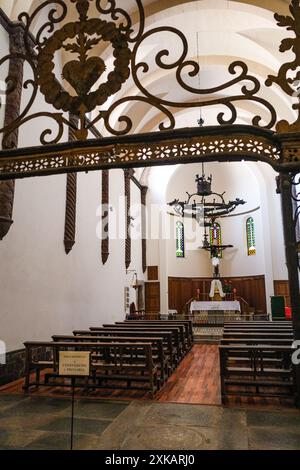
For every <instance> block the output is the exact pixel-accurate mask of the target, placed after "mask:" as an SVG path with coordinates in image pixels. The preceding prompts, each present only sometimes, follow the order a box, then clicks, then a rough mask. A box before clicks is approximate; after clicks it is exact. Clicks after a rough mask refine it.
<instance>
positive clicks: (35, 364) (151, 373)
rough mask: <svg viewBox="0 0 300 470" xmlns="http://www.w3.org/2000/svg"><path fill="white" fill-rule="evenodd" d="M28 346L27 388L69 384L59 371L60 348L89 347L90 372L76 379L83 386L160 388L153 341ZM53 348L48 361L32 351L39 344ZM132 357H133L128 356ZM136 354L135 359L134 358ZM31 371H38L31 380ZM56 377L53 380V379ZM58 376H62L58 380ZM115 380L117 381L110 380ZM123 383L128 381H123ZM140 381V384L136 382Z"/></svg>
mask: <svg viewBox="0 0 300 470" xmlns="http://www.w3.org/2000/svg"><path fill="white" fill-rule="evenodd" d="M24 346H25V349H26V376H25V383H24V390H25V391H28V390H29V389H30V387H32V386H36V387H38V386H39V385H44V386H52V387H55V386H59V387H69V386H70V384H66V382H65V380H62V379H64V377H59V375H58V357H59V351H62V350H64V351H65V350H69V351H74V350H76V351H90V352H91V375H90V377H88V378H87V379H84V380H80V379H76V387H84V389H85V390H86V391H88V390H89V389H90V388H92V389H95V388H114V389H123V388H126V389H128V388H137V389H139V390H146V391H149V392H150V393H151V395H152V396H153V395H154V393H155V392H156V391H157V390H158V388H159V380H158V374H157V368H156V366H155V365H154V363H153V359H152V349H151V343H125V342H122V343H116V342H112V343H99V342H76V341H75V342H71V341H70V342H69V341H65V342H41V341H31V342H29V341H27V342H25V343H24ZM41 347H42V348H50V349H52V351H53V356H52V357H53V360H52V361H48V362H47V364H45V363H44V361H43V363H42V364H41V363H40V362H39V361H36V360H35V359H34V356H33V351H34V350H35V349H37V348H41ZM128 358H130V360H128ZM135 358H136V362H135V361H134V359H135ZM44 368H47V369H48V368H50V369H52V371H51V372H47V373H46V374H45V377H44V382H43V383H41V381H40V370H41V369H44ZM32 372H35V373H36V379H35V381H33V382H31V381H30V375H31V373H32ZM50 379H54V381H50ZM56 379H59V381H58V382H57V381H56ZM111 382H113V383H114V385H112V384H111ZM124 383H125V384H126V385H124ZM136 383H140V384H142V385H141V386H136V385H133V384H136Z"/></svg>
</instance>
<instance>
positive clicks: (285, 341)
mask: <svg viewBox="0 0 300 470" xmlns="http://www.w3.org/2000/svg"><path fill="white" fill-rule="evenodd" d="M292 343H293V339H291V338H281V337H278V338H257V337H255V336H254V337H251V338H232V337H228V338H222V339H221V344H266V345H268V344H269V345H270V346H272V345H278V346H280V345H281V346H285V345H286V346H291V345H292Z"/></svg>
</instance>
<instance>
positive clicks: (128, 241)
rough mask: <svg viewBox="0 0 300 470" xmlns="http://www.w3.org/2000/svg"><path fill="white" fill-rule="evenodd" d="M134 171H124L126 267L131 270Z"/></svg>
mask: <svg viewBox="0 0 300 470" xmlns="http://www.w3.org/2000/svg"><path fill="white" fill-rule="evenodd" d="M133 173H134V170H133V169H130V168H129V169H126V170H124V187H125V230H126V234H125V267H126V269H128V268H129V266H130V263H131V236H130V221H131V218H130V205H131V191H130V180H131V176H132V175H133Z"/></svg>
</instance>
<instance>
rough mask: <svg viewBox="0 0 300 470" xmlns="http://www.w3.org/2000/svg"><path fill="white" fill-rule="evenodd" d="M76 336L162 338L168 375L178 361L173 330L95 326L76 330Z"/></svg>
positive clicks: (74, 332)
mask: <svg viewBox="0 0 300 470" xmlns="http://www.w3.org/2000/svg"><path fill="white" fill-rule="evenodd" d="M73 335H74V336H103V337H114V336H119V337H128V336H130V337H141V338H157V337H159V338H162V340H163V345H164V353H165V357H166V358H167V361H168V375H170V374H171V372H172V371H173V370H174V369H175V367H176V364H177V361H176V352H175V350H174V348H173V342H172V332H171V331H160V332H159V333H157V332H150V331H141V330H139V331H129V332H128V331H127V330H126V331H123V330H121V329H120V328H113V329H112V330H111V329H108V328H95V330H94V331H91V330H74V331H73Z"/></svg>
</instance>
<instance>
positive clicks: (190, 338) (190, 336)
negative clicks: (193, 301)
mask: <svg viewBox="0 0 300 470" xmlns="http://www.w3.org/2000/svg"><path fill="white" fill-rule="evenodd" d="M133 321H134V322H135V323H138V322H139V323H140V324H142V325H145V326H147V324H157V325H170V326H172V324H174V325H176V324H179V325H180V324H181V325H184V328H185V338H186V343H187V347H188V349H190V348H192V346H193V344H194V333H193V322H192V320H125V322H124V323H128V324H131V323H132V322H133Z"/></svg>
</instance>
